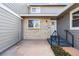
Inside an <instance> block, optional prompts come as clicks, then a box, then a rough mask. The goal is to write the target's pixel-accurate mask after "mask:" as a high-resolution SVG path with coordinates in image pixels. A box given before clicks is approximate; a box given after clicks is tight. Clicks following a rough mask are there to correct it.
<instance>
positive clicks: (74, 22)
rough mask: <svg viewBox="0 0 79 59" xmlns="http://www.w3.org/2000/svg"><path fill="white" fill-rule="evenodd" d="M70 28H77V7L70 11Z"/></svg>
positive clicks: (78, 13) (78, 28)
mask: <svg viewBox="0 0 79 59" xmlns="http://www.w3.org/2000/svg"><path fill="white" fill-rule="evenodd" d="M70 29H71V30H79V7H78V8H76V9H74V10H72V11H71V12H70Z"/></svg>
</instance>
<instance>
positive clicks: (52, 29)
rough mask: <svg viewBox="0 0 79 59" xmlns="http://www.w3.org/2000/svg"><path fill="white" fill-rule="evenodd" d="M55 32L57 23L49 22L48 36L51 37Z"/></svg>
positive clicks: (54, 21)
mask: <svg viewBox="0 0 79 59" xmlns="http://www.w3.org/2000/svg"><path fill="white" fill-rule="evenodd" d="M55 30H57V21H56V20H51V27H50V34H51V35H52V34H53V32H54V31H55Z"/></svg>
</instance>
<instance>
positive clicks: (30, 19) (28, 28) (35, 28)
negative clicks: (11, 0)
mask: <svg viewBox="0 0 79 59" xmlns="http://www.w3.org/2000/svg"><path fill="white" fill-rule="evenodd" d="M29 20H38V21H39V22H40V19H29ZM29 20H28V21H29ZM27 24H28V23H27ZM39 25H40V23H39ZM28 29H40V26H39V27H29V26H28Z"/></svg>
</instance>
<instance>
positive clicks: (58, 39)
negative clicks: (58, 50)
mask: <svg viewBox="0 0 79 59" xmlns="http://www.w3.org/2000/svg"><path fill="white" fill-rule="evenodd" d="M58 45H60V36H59V34H58Z"/></svg>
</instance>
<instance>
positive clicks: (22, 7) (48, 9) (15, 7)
mask: <svg viewBox="0 0 79 59" xmlns="http://www.w3.org/2000/svg"><path fill="white" fill-rule="evenodd" d="M4 5H5V6H7V7H8V8H10V9H11V10H12V11H14V12H15V13H17V14H27V13H30V8H31V7H40V9H41V11H40V13H47V14H49V13H50V14H51V13H53V14H58V13H60V12H61V11H62V10H63V9H64V8H65V7H66V6H43V5H39V6H29V5H27V3H4Z"/></svg>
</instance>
